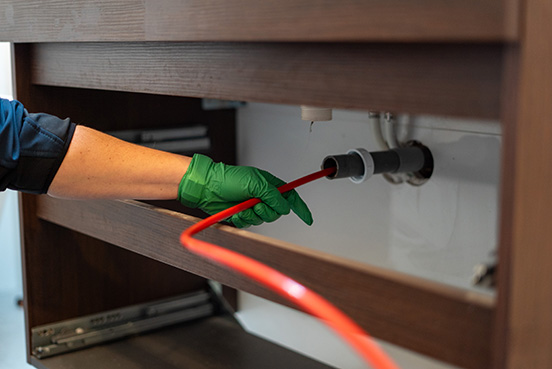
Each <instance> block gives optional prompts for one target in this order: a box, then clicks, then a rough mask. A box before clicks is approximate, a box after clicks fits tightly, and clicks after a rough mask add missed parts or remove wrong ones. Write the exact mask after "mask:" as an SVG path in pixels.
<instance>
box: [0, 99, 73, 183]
mask: <svg viewBox="0 0 552 369" xmlns="http://www.w3.org/2000/svg"><path fill="white" fill-rule="evenodd" d="M74 131H75V124H74V123H72V122H71V121H70V120H69V119H63V120H62V119H59V118H57V117H55V116H53V115H49V114H44V113H38V114H29V113H28V112H27V110H25V108H24V107H23V104H21V103H20V102H19V101H15V100H14V101H10V100H5V99H0V191H4V190H5V189H6V188H9V189H12V190H17V191H23V192H29V193H46V192H47V191H48V187H49V186H50V183H51V182H52V180H53V179H54V176H55V175H56V173H57V171H58V169H59V167H60V165H61V162H62V161H63V158H64V157H65V154H66V153H67V149H68V147H69V143H70V142H71V139H72V138H73V133H74Z"/></svg>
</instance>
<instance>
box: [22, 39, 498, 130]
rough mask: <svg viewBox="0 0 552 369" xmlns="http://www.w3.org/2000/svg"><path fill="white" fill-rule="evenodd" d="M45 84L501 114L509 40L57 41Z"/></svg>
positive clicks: (46, 51)
mask: <svg viewBox="0 0 552 369" xmlns="http://www.w3.org/2000/svg"><path fill="white" fill-rule="evenodd" d="M31 53H32V55H33V58H32V64H31V73H32V75H31V78H32V82H33V83H35V84H38V85H49V86H66V87H81V88H94V89H102V90H118V91H133V92H145V93H153V94H163V95H176V96H189V97H211V98H220V99H230V100H232V99H234V100H244V101H263V102H273V103H285V104H310V105H317V106H330V107H335V108H356V109H365V110H370V109H373V110H387V111H401V112H405V111H406V112H409V113H412V114H416V113H424V114H428V113H429V114H445V115H457V116H468V117H482V118H493V119H496V118H498V117H499V113H500V104H499V100H500V98H499V96H500V86H501V71H502V47H501V46H500V45H485V46H483V45H464V44H462V45H436V44H416V45H408V44H401V45H394V44H336V43H330V44H319V43H308V44H304V43H294V44H283V43H85V44H75V43H53V44H37V45H34V46H33V47H32V49H31Z"/></svg>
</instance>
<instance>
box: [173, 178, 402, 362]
mask: <svg viewBox="0 0 552 369" xmlns="http://www.w3.org/2000/svg"><path fill="white" fill-rule="evenodd" d="M334 171H335V168H327V169H323V170H320V171H318V172H315V173H312V174H309V175H307V176H305V177H302V178H299V179H297V180H295V181H293V182H290V183H287V184H285V185H283V186H281V187H279V188H278V190H279V191H280V193H284V192H287V191H290V190H292V189H294V188H296V187H298V186H301V185H303V184H305V183H308V182H311V181H314V180H316V179H318V178H322V177H326V176H329V175H331V174H333V172H334ZM259 202H260V200H259V199H249V200H247V201H244V202H242V203H241V204H238V205H236V206H233V207H231V208H228V209H226V210H223V211H221V212H220V213H217V214H215V215H212V216H210V217H208V218H206V219H204V220H202V221H200V222H198V223H196V224H194V225H192V226H191V227H189V228H188V229H186V230H185V231H184V232H183V233H182V235H181V236H180V242H181V243H182V245H183V246H184V247H185V248H186V249H188V250H190V251H192V252H194V253H196V254H198V255H201V256H203V257H205V258H207V259H210V260H213V261H216V262H218V263H219V264H222V265H224V266H227V267H229V268H231V269H234V270H236V271H238V272H240V273H242V274H244V275H245V276H247V277H249V278H251V279H253V280H255V281H257V282H259V283H261V284H262V285H264V286H266V287H268V288H270V289H271V290H273V291H274V292H276V293H278V294H280V295H282V296H283V297H285V298H287V299H288V300H290V301H291V302H293V303H295V304H296V305H297V306H299V307H300V308H302V309H303V310H304V311H305V312H308V313H310V314H311V315H314V316H316V317H318V318H319V319H320V320H321V321H322V322H324V323H326V324H327V325H329V326H330V327H331V328H333V329H334V330H335V331H336V332H337V333H338V334H339V335H341V336H342V338H343V339H344V340H345V341H347V342H348V343H349V344H350V345H351V346H352V347H353V348H354V349H355V350H356V351H357V352H358V354H359V355H360V356H362V358H363V359H364V360H365V361H366V362H367V363H368V364H369V365H371V366H372V367H374V368H376V369H398V366H397V365H396V364H395V363H394V362H393V361H392V360H391V359H390V358H389V357H388V356H387V355H386V354H385V352H383V350H382V349H381V348H380V347H379V345H378V344H377V343H376V342H375V341H374V340H372V339H371V338H370V337H369V335H368V334H367V333H366V332H364V331H363V330H362V328H360V327H359V326H358V325H357V324H356V323H355V322H354V321H353V320H351V319H350V318H349V317H348V316H347V315H345V314H344V313H343V312H341V311H340V310H339V309H337V308H336V307H335V306H333V305H332V304H331V303H329V302H328V301H327V300H325V299H324V298H323V297H321V296H320V295H318V294H316V293H315V292H313V291H311V290H309V289H307V288H306V287H305V286H303V285H301V284H299V283H298V282H296V281H294V280H293V279H291V278H289V277H287V276H286V275H284V274H282V273H280V272H278V271H277V270H274V269H272V268H270V267H268V266H266V265H264V264H262V263H260V262H258V261H256V260H253V259H251V258H249V257H247V256H244V255H241V254H238V253H236V252H234V251H230V250H228V249H225V248H222V247H220V246H217V245H214V244H211V243H209V242H205V241H201V240H197V239H195V238H193V236H194V235H195V234H196V233H198V232H201V231H202V230H204V229H206V228H208V227H210V226H211V225H213V224H215V223H218V222H219V221H221V220H223V219H226V218H228V217H230V216H232V215H234V214H237V213H239V212H240V211H243V210H245V209H248V208H250V207H252V206H254V205H255V204H258V203H259Z"/></svg>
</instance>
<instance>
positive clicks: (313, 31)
mask: <svg viewBox="0 0 552 369" xmlns="http://www.w3.org/2000/svg"><path fill="white" fill-rule="evenodd" d="M516 4H517V1H515V2H514V1H512V0H416V1H412V0H367V1H331V0H322V1H320V0H269V1H266V0H265V1H256V0H226V1H220V0H188V1H179V0H94V1H85V0H77V1H60V0H41V1H38V0H34V1H10V0H0V40H2V41H12V42H52V41H59V42H66V41H79V42H84V41H86V42H89V41H293V42H297V41H317V42H319V41H345V42H349V41H355V42H357V41H378V42H379V41H400V42H405V41H406V42H425V41H431V42H441V41H454V42H463V41H469V42H473V41H476V42H489V41H490V42H497V41H515V40H516V39H517V38H518V23H517V14H518V8H517V5H516Z"/></svg>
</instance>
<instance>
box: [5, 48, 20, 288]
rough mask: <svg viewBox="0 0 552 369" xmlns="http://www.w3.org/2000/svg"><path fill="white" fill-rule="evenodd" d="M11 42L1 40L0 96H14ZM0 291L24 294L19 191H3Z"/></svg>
mask: <svg viewBox="0 0 552 369" xmlns="http://www.w3.org/2000/svg"><path fill="white" fill-rule="evenodd" d="M10 48H11V46H10V44H8V43H5V42H0V97H3V98H9V99H11V98H12V95H13V92H12V73H11V53H10ZM0 253H1V255H2V256H1V257H0V291H9V292H13V293H15V294H19V295H21V294H22V283H21V257H20V249H19V213H18V208H17V193H15V192H13V191H6V192H0Z"/></svg>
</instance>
